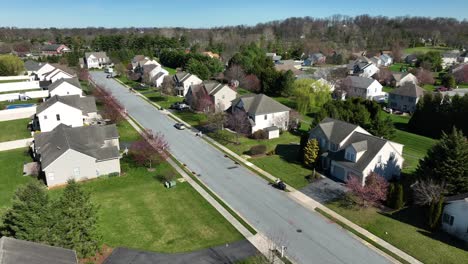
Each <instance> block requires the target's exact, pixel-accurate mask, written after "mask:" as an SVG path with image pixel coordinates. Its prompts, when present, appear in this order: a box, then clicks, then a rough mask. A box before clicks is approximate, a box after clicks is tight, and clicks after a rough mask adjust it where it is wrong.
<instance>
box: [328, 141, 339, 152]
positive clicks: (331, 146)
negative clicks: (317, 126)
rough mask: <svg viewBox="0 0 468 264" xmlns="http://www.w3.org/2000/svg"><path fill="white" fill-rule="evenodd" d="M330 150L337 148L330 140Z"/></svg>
mask: <svg viewBox="0 0 468 264" xmlns="http://www.w3.org/2000/svg"><path fill="white" fill-rule="evenodd" d="M330 150H331V151H337V150H338V145H337V144H335V143H331V142H330Z"/></svg>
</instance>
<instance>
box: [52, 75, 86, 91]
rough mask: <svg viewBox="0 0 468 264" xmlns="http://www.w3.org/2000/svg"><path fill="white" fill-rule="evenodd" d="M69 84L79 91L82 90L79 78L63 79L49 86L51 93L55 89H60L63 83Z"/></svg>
mask: <svg viewBox="0 0 468 264" xmlns="http://www.w3.org/2000/svg"><path fill="white" fill-rule="evenodd" d="M64 82H67V83H69V84H71V85H73V86H75V87H77V88H79V89H81V84H80V81H79V80H78V78H66V79H64V78H61V79H60V80H57V81H55V82H53V83H52V84H50V85H49V87H48V89H49V91H53V90H54V89H55V88H57V87H59V86H60V85H61V84H62V83H64Z"/></svg>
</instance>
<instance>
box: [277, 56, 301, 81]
mask: <svg viewBox="0 0 468 264" xmlns="http://www.w3.org/2000/svg"><path fill="white" fill-rule="evenodd" d="M301 67H302V65H301V61H295V60H281V61H279V62H278V63H275V69H276V70H277V71H285V72H286V71H292V73H293V74H294V76H295V77H296V78H297V77H298V76H300V75H303V74H304V71H302V70H301Z"/></svg>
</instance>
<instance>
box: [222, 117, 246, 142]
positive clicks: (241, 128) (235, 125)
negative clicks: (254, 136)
mask: <svg viewBox="0 0 468 264" xmlns="http://www.w3.org/2000/svg"><path fill="white" fill-rule="evenodd" d="M227 125H228V127H229V128H230V129H232V130H234V131H235V132H236V142H237V144H239V134H243V135H247V134H250V132H251V126H250V122H249V116H248V115H247V113H246V112H245V111H242V110H235V111H234V112H233V113H231V114H229V115H228V118H227Z"/></svg>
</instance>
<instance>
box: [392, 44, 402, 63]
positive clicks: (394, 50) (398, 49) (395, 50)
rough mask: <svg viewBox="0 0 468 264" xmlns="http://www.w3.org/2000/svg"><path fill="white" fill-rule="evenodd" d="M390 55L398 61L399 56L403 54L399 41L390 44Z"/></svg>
mask: <svg viewBox="0 0 468 264" xmlns="http://www.w3.org/2000/svg"><path fill="white" fill-rule="evenodd" d="M392 56H393V61H395V62H400V61H401V57H402V56H403V49H402V48H401V46H400V44H399V43H395V44H394V45H392Z"/></svg>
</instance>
